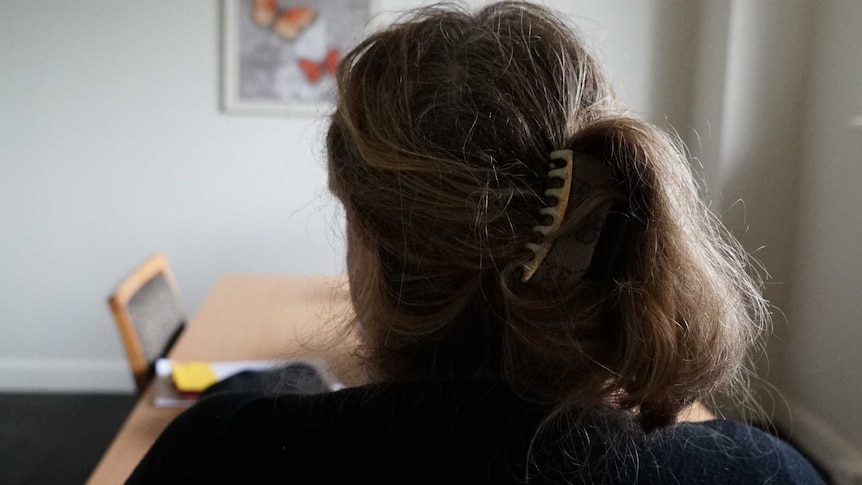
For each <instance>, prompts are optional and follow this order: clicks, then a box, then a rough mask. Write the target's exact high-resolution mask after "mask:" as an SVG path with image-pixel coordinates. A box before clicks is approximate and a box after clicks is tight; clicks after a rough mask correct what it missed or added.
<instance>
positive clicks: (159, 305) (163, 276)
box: [108, 254, 186, 395]
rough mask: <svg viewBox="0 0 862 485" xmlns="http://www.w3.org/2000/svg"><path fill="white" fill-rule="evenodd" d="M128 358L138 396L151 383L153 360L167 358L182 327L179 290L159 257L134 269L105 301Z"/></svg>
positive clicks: (163, 257)
mask: <svg viewBox="0 0 862 485" xmlns="http://www.w3.org/2000/svg"><path fill="white" fill-rule="evenodd" d="M108 305H109V306H110V308H111V312H112V313H113V315H114V320H115V321H116V324H117V328H118V329H119V332H120V337H121V339H122V341H123V346H124V347H125V349H126V354H127V356H128V358H129V364H130V366H131V370H132V375H133V377H134V379H135V386H136V389H137V392H138V394H139V395H140V394H142V393H143V392H144V390H145V389H146V387H147V385H149V383H150V381H151V380H152V378H153V376H154V373H155V369H154V365H155V361H156V359H158V358H159V357H164V356H165V355H167V353H168V351H169V350H170V349H171V347H173V344H174V342H176V339H177V338H178V337H179V335H180V333H181V332H182V330H183V329H184V328H185V324H186V318H185V313H184V311H183V306H182V302H181V299H180V292H179V287H178V286H177V283H176V280H174V277H173V273H172V272H171V268H170V266H169V265H168V261H167V259H166V258H165V256H164V255H163V254H156V255H155V256H152V257H151V258H149V259H148V260H146V261H145V262H144V263H142V264H141V265H140V266H138V267H137V268H135V270H134V271H132V272H131V273H130V274H129V275H128V276H126V278H125V279H123V280H122V282H121V283H120V284H119V285H118V286H117V288H116V289H115V290H114V292H113V293H112V294H111V295H110V297H109V298H108Z"/></svg>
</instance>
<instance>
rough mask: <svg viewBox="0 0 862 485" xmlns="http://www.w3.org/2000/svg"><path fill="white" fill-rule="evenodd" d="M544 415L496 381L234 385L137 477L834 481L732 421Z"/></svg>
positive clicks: (185, 480) (191, 413) (172, 430)
mask: <svg viewBox="0 0 862 485" xmlns="http://www.w3.org/2000/svg"><path fill="white" fill-rule="evenodd" d="M543 415H544V413H543V410H542V409H541V408H540V407H538V406H535V405H533V404H531V403H528V402H526V401H524V400H522V399H520V398H519V397H517V395H516V394H515V393H513V392H511V391H510V390H509V389H508V388H507V387H506V386H505V385H503V384H501V383H499V382H463V383H451V382H450V383H437V382H414V383H400V384H385V385H373V386H362V387H356V388H348V389H342V390H340V391H336V392H330V393H322V394H314V395H289V394H288V395H279V396H271V395H265V394H261V393H254V392H226V393H221V394H215V395H212V396H210V397H207V398H205V399H202V400H201V401H200V402H198V403H197V404H195V405H194V406H193V407H191V408H190V409H188V410H186V411H185V412H183V413H182V414H180V415H179V416H178V417H177V418H176V419H175V420H174V421H173V422H172V423H171V424H170V425H169V426H168V428H167V429H165V431H164V432H163V433H162V434H161V436H160V437H159V438H158V440H157V441H156V443H155V444H154V445H153V447H152V448H151V449H150V450H149V451H148V453H147V454H146V456H145V457H144V459H143V460H142V461H141V462H140V464H139V465H138V466H137V467H136V469H135V470H134V472H133V474H132V476H131V477H130V478H129V480H128V481H127V483H128V484H132V485H134V484H150V483H153V484H156V483H158V484H193V483H336V482H345V481H350V482H358V481H365V480H370V481H371V482H372V483H471V484H482V483H619V484H628V483H648V484H652V483H656V484H658V483H662V484H664V483H682V484H694V485H697V484H713V483H723V484H726V483H734V484H755V483H757V484H762V483H788V484H821V483H824V482H823V481H822V479H821V478H820V477H819V476H818V474H817V472H816V471H815V470H814V468H813V467H812V466H811V464H810V463H808V462H807V461H806V460H805V459H804V458H803V457H802V456H801V455H800V454H799V453H798V452H797V451H796V450H795V449H793V448H792V447H791V446H790V445H788V444H787V443H785V442H783V441H781V440H779V439H777V438H775V437H773V436H772V435H769V434H767V433H764V432H762V431H760V430H758V429H756V428H754V427H751V426H747V425H745V424H742V423H739V422H735V421H726V420H715V421H709V422H705V423H684V424H677V425H673V426H669V427H667V428H662V429H660V430H658V431H656V432H653V433H651V434H648V435H645V434H643V433H642V432H640V431H638V430H637V429H636V428H635V427H633V426H632V425H631V423H630V422H628V421H627V420H625V419H623V418H621V417H619V416H618V415H615V414H614V413H611V412H604V411H602V412H592V413H585V414H584V415H583V416H580V417H578V418H577V419H574V420H572V421H571V422H569V423H568V424H567V425H565V426H562V425H560V424H559V423H558V424H556V425H552V426H551V427H548V428H543V429H544V431H543V432H541V433H538V434H537V432H536V431H537V429H538V427H539V425H540V422H541V420H542V417H543ZM528 464H529V466H528Z"/></svg>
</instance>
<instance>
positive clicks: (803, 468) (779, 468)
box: [640, 419, 825, 484]
mask: <svg viewBox="0 0 862 485" xmlns="http://www.w3.org/2000/svg"><path fill="white" fill-rule="evenodd" d="M643 449H644V450H645V451H647V452H648V453H650V454H651V455H652V456H651V460H650V461H652V462H654V467H652V468H651V469H641V470H640V471H641V472H644V473H646V474H647V476H648V477H649V478H650V479H652V478H660V479H661V480H657V481H655V482H653V480H648V481H649V482H650V483H664V481H663V480H666V479H668V478H670V477H669V475H674V474H682V475H683V476H685V477H686V480H685V483H692V484H707V483H740V484H762V483H782V484H784V483H787V484H823V483H825V482H824V479H823V478H822V477H821V475H820V474H819V472H818V471H817V470H816V468H815V467H814V466H813V465H812V464H811V462H810V461H808V459H806V458H805V457H804V456H803V455H802V454H801V453H800V452H799V450H797V449H796V448H795V447H794V446H793V445H791V444H790V443H788V442H786V441H784V440H782V439H780V438H778V437H777V436H775V435H773V434H770V433H767V432H766V431H764V430H762V429H760V428H758V427H755V426H752V425H749V424H746V423H743V422H740V421H735V420H729V419H713V420H709V421H703V422H697V423H677V424H674V425H672V426H668V427H666V428H662V429H660V430H657V431H656V432H654V433H652V434H649V435H646V437H645V440H644V446H643Z"/></svg>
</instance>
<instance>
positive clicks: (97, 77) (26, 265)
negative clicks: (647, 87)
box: [0, 0, 341, 390]
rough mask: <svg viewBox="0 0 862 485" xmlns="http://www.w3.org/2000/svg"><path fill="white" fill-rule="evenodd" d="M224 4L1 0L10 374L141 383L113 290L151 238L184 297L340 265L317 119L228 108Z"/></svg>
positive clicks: (83, 383) (2, 326) (84, 382)
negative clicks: (119, 326)
mask: <svg viewBox="0 0 862 485" xmlns="http://www.w3.org/2000/svg"><path fill="white" fill-rule="evenodd" d="M216 5H217V3H216V2H168V1H163V2H160V5H158V6H155V5H153V2H110V1H106V0H105V1H92V0H91V1H79V2H76V3H75V8H67V7H66V6H64V5H63V4H60V3H58V2H53V3H52V2H25V1H14V2H3V3H2V4H0V66H2V68H0V69H2V74H0V227H2V228H3V229H2V231H3V236H2V237H0V275H2V276H0V388H5V389H10V388H30V389H40V388H72V389H80V388H97V389H125V390H131V379H130V377H129V372H128V367H127V364H126V362H125V355H124V354H123V350H122V348H121V345H120V341H119V338H118V336H117V331H116V328H115V327H114V324H113V321H112V320H111V318H110V314H109V312H108V308H107V305H106V297H107V296H108V294H109V292H110V291H111V290H112V289H113V287H114V285H115V284H116V283H117V282H118V281H119V279H120V277H121V276H123V275H124V274H125V273H126V272H127V271H129V270H130V269H131V268H132V267H134V266H135V265H137V264H138V263H139V262H141V261H142V260H143V259H144V258H145V257H147V256H149V255H151V254H152V253H154V252H156V251H163V252H164V253H165V254H166V255H167V257H168V258H169V260H170V262H171V264H172V265H173V267H174V270H175V273H176V277H177V279H178V281H179V284H180V286H181V288H182V290H183V293H184V297H185V301H186V304H187V306H188V308H189V312H190V313H192V314H193V313H194V311H195V310H196V308H197V306H198V305H199V304H200V302H201V300H202V299H203V298H204V296H205V295H206V293H207V292H208V291H209V289H210V287H211V286H212V285H213V283H214V282H215V281H216V279H217V278H218V276H219V275H221V274H223V273H226V272H278V273H335V272H339V271H340V270H341V256H340V254H341V243H340V235H339V229H338V225H337V221H333V219H334V218H337V214H338V212H337V209H336V206H335V205H334V204H333V203H332V202H331V201H330V200H328V199H326V198H325V197H322V195H324V194H325V171H324V168H323V158H322V157H321V151H322V146H321V140H320V133H321V129H320V126H321V124H320V122H319V121H318V120H313V119H277V118H251V117H249V118H241V117H234V116H227V115H224V114H222V113H220V112H219V110H218V104H219V95H218V86H219V49H218V39H219V31H218V9H217V8H216Z"/></svg>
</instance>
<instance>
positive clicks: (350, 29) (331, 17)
mask: <svg viewBox="0 0 862 485" xmlns="http://www.w3.org/2000/svg"><path fill="white" fill-rule="evenodd" d="M376 1H377V0H304V1H303V0H222V3H221V16H222V18H221V109H222V111H223V112H225V113H227V114H238V115H251V116H286V117H310V116H316V115H320V114H322V113H324V112H326V111H328V110H329V109H330V108H331V107H332V106H333V100H334V96H335V82H334V76H333V75H334V72H335V66H336V65H337V62H338V61H339V60H340V57H341V56H343V55H344V53H345V52H347V51H349V50H350V49H351V48H352V47H353V45H355V43H356V42H358V40H359V38H360V37H361V35H362V34H363V32H364V30H365V29H366V28H368V27H369V26H370V25H371V23H372V15H373V13H374V11H375V10H376V5H375V4H376Z"/></svg>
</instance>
